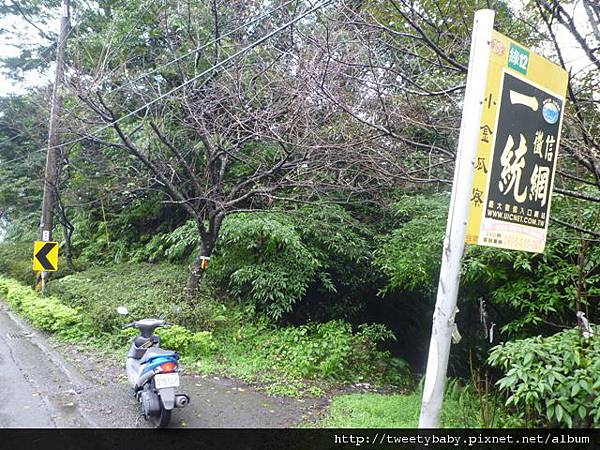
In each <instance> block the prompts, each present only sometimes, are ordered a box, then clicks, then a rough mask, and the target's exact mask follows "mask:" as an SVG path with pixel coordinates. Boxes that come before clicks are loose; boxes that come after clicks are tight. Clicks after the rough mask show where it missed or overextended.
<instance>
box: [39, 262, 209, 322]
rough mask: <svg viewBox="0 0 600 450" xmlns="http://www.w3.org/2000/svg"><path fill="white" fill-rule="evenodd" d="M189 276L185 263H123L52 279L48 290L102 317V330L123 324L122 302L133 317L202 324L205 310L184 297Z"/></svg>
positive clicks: (93, 314)
mask: <svg viewBox="0 0 600 450" xmlns="http://www.w3.org/2000/svg"><path fill="white" fill-rule="evenodd" d="M187 275H188V271H187V267H185V266H182V265H175V264H148V263H122V264H117V265H114V266H110V267H95V268H92V269H89V270H86V271H85V272H81V273H77V274H73V275H69V276H66V277H64V278H61V279H59V280H53V281H51V282H50V283H49V284H48V289H47V292H48V293H49V294H51V295H55V296H57V297H59V298H60V299H61V300H62V301H63V302H64V303H65V304H67V305H69V306H71V307H74V308H79V309H80V310H81V311H83V312H84V313H85V314H86V315H87V316H89V317H92V318H101V320H98V321H97V323H96V324H95V326H96V327H97V329H98V330H99V331H102V332H113V330H114V329H115V328H118V327H120V326H121V325H122V324H123V321H124V319H123V317H122V316H119V315H118V314H117V312H116V308H117V306H120V305H123V306H126V307H127V308H128V309H129V311H130V313H131V317H132V318H136V319H138V318H142V317H164V318H166V319H168V320H170V321H172V322H176V323H177V324H179V325H184V326H188V327H191V328H194V327H201V326H202V325H203V323H202V322H203V317H202V313H203V312H204V310H203V309H202V308H197V309H196V308H190V307H189V305H188V302H187V300H186V297H185V284H186V279H187ZM199 303H201V304H202V303H204V298H202V299H201V300H200V301H199ZM178 311H180V312H179V313H178Z"/></svg>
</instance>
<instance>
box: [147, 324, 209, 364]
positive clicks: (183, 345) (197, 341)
mask: <svg viewBox="0 0 600 450" xmlns="http://www.w3.org/2000/svg"><path fill="white" fill-rule="evenodd" d="M156 334H157V335H159V336H160V338H161V346H162V347H164V348H168V349H169V350H175V351H177V352H179V353H181V354H182V355H184V356H185V357H187V358H200V357H202V356H206V355H207V354H209V353H210V351H211V349H212V347H213V342H212V333H210V332H209V331H199V332H196V333H194V332H193V331H190V330H188V329H187V328H184V327H181V326H179V325H173V326H172V327H169V328H159V329H158V330H157V331H156Z"/></svg>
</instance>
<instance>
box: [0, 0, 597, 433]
mask: <svg viewBox="0 0 600 450" xmlns="http://www.w3.org/2000/svg"><path fill="white" fill-rule="evenodd" d="M13 3H15V2H13ZM26 3H27V4H23V5H18V6H15V5H16V3H15V5H12V6H11V5H8V6H6V7H2V8H0V17H2V18H11V17H13V16H15V15H16V16H19V17H20V16H22V15H25V16H26V17H27V21H32V22H33V23H39V24H47V23H51V18H52V15H53V14H54V13H55V11H54V9H55V8H54V6H55V5H54V3H52V2H47V1H45V0H32V1H29V2H26ZM83 3H84V4H82V3H81V2H73V8H74V11H75V12H76V13H74V14H72V16H71V18H72V21H73V23H72V25H73V28H72V29H73V33H71V34H70V36H69V38H68V42H67V51H66V56H65V60H66V65H67V67H66V70H65V73H66V74H67V75H66V79H65V83H64V86H63V87H64V89H63V90H64V93H63V94H64V95H63V98H64V109H63V115H62V117H61V120H60V127H59V128H60V130H59V135H60V141H61V142H69V145H64V146H63V147H61V149H60V151H61V155H60V158H59V160H60V164H59V165H60V167H59V168H58V173H59V176H58V179H57V180H56V182H55V183H50V184H51V185H52V188H53V189H55V191H56V192H55V193H56V196H57V200H58V202H57V205H56V208H55V227H54V230H53V238H54V239H55V240H57V241H60V254H61V259H60V261H59V266H60V270H59V271H58V272H57V273H53V274H51V275H50V277H49V282H48V286H47V292H46V296H45V297H43V298H41V297H39V296H38V295H37V294H36V293H34V292H33V291H32V290H31V286H33V283H34V274H33V273H32V271H31V249H32V245H31V242H32V241H33V240H36V239H37V238H38V237H39V229H38V224H39V209H40V208H39V205H40V203H41V197H42V188H43V186H44V182H43V178H42V177H43V173H44V164H45V161H46V157H45V155H46V153H45V149H46V146H47V136H48V130H47V123H48V111H47V109H48V108H46V106H47V105H48V97H49V95H50V93H51V91H52V86H50V85H45V86H38V87H35V88H31V89H29V90H26V91H24V92H22V93H19V94H15V95H9V96H5V97H0V236H2V241H3V242H1V243H0V294H1V295H2V296H3V298H5V299H6V302H7V303H8V304H9V306H10V308H11V309H12V310H14V311H15V312H17V313H19V314H21V315H23V316H24V317H26V318H27V320H29V321H30V322H31V323H32V324H33V325H35V326H36V327H39V328H40V329H43V330H46V331H49V332H51V333H54V334H55V335H56V336H57V337H58V338H60V339H64V340H68V341H69V342H72V343H75V344H77V345H95V344H94V343H95V342H102V344H103V345H107V343H108V347H109V352H111V353H112V354H113V356H115V357H118V358H122V356H123V354H124V352H125V351H126V348H127V345H128V342H129V341H130V339H131V331H124V330H122V329H121V325H122V324H123V322H124V321H125V320H126V319H124V318H123V317H122V316H119V315H118V314H117V313H116V307H117V306H121V305H123V306H126V307H127V308H128V309H129V311H130V312H131V319H138V318H142V317H148V316H158V317H164V318H166V319H168V320H170V321H172V322H174V323H176V324H177V326H174V327H172V328H170V329H165V330H161V331H160V334H161V336H162V337H163V339H164V341H163V342H164V345H165V347H170V348H173V349H174V350H177V351H179V352H180V353H181V355H182V359H183V361H184V365H185V367H186V369H187V370H192V371H197V372H200V373H203V374H215V375H216V374H218V375H225V376H230V377H235V378H239V379H242V380H244V381H246V382H247V383H250V384H252V385H254V386H256V387H257V388H259V389H263V390H264V391H266V392H267V393H269V394H272V395H285V396H292V397H304V396H322V395H327V396H333V401H332V407H331V410H330V415H329V416H328V417H325V418H323V419H322V421H321V422H319V425H320V426H336V427H338V426H340V427H342V426H356V427H379V426H382V427H396V426H398V427H403V426H408V427H414V426H415V425H416V423H417V420H418V410H419V405H420V382H421V379H422V376H423V373H424V370H425V365H426V361H427V352H428V345H429V337H430V331H431V318H432V314H433V310H434V304H435V297H436V290H437V283H438V275H439V270H440V259H441V254H442V244H443V236H444V232H445V226H446V216H447V211H448V208H449V198H450V184H451V180H452V178H453V173H454V160H455V156H456V147H457V141H458V130H459V127H460V116H461V108H462V102H463V95H464V85H465V82H466V72H467V66H468V63H469V61H468V58H469V55H468V51H469V48H470V45H469V41H470V35H471V24H472V17H473V14H474V11H475V10H476V9H478V8H479V7H490V5H492V6H493V7H494V8H495V9H496V18H495V27H496V29H497V30H498V31H499V32H501V33H505V34H509V35H510V36H511V37H512V38H514V39H516V40H518V41H519V42H521V43H522V44H523V45H524V46H528V47H530V48H531V49H532V50H536V51H538V52H541V53H543V54H544V55H545V56H547V57H549V58H551V59H553V60H554V61H556V62H557V63H562V54H563V53H561V52H560V51H559V50H560V48H561V45H562V44H561V42H558V41H556V36H557V35H560V34H561V33H557V31H558V30H557V27H563V28H564V27H565V26H566V31H568V32H570V33H571V34H572V35H574V37H575V38H576V39H575V40H574V42H575V41H577V42H578V45H579V46H580V47H582V48H580V51H581V53H582V54H586V53H587V54H588V55H592V54H593V53H594V49H595V48H598V47H599V46H600V42H599V40H600V36H599V35H598V34H597V32H596V31H594V30H595V29H593V27H589V29H590V31H589V34H588V35H587V36H580V35H578V34H577V33H578V32H579V31H578V30H576V29H573V28H569V26H568V25H569V24H572V23H573V21H572V20H571V19H572V18H571V17H570V16H569V14H570V12H569V11H566V9H565V8H562V7H561V6H560V5H558V3H557V5H556V7H551V5H550V4H552V5H553V4H554V3H555V2H544V1H542V0H535V1H533V2H529V3H528V4H527V5H526V6H522V5H520V6H519V5H517V3H519V2H509V1H505V0H499V1H493V2H483V1H475V2H454V1H449V0H448V1H441V2H440V1H432V0H421V1H414V2H407V1H380V2H358V3H357V2H343V1H340V2H337V3H338V4H337V5H336V6H335V7H334V6H333V4H330V5H328V6H323V8H322V10H320V11H319V12H318V13H315V14H311V15H307V16H306V17H304V18H303V19H302V20H301V21H298V22H296V23H295V24H294V26H293V27H288V28H285V32H281V33H278V34H276V35H274V36H273V37H272V38H271V39H269V40H266V41H264V42H262V44H261V45H258V46H256V47H254V48H253V49H252V50H251V51H246V50H245V49H247V48H249V47H252V46H253V45H254V44H255V43H256V42H257V40H259V39H260V38H261V37H262V36H265V35H266V34H267V33H269V32H270V31H272V30H275V29H276V28H277V27H282V26H284V24H286V23H288V22H290V20H292V19H293V18H295V17H296V18H297V17H298V14H300V13H301V11H307V10H308V9H309V8H311V7H313V6H314V5H312V4H309V3H310V2H304V1H299V2H294V4H291V3H290V2H256V1H254V0H235V1H227V2H225V1H214V2H200V1H188V2H174V1H171V0H166V1H165V2H148V1H146V0H114V1H110V2H106V1H103V2H91V4H93V5H94V6H93V7H88V6H86V5H85V3H89V2H83ZM184 3H185V4H184ZM467 3H468V4H467ZM581 7H582V8H583V9H582V10H581V12H580V13H581V15H585V16H586V17H588V19H589V21H590V23H599V21H600V8H599V7H598V6H596V5H595V3H594V2H590V1H584V2H582V6H581ZM271 8H273V9H271ZM261 15H262V16H264V20H259V19H257V17H260V16H261ZM579 15H580V14H579V13H578V16H579ZM9 21H10V20H9ZM9 21H8V22H9ZM247 21H252V22H251V25H249V22H247ZM565 24H566V25H565ZM44 26H45V25H44ZM44 26H42V27H41V28H40V29H43V28H44ZM583 29H587V27H583V28H582V30H583ZM592 29H593V30H592ZM562 31H563V32H564V31H565V30H562ZM586 33H587V32H586ZM48 37H50V38H51V39H49V38H48ZM53 38H54V36H51V33H50V31H48V34H46V33H43V35H40V37H39V39H37V40H32V41H31V42H29V43H26V42H24V43H22V44H19V45H22V48H21V49H20V50H21V53H20V54H18V55H16V56H14V57H10V58H3V59H0V69H2V70H3V71H5V72H7V73H9V74H10V76H12V77H13V78H14V79H15V80H19V79H23V78H25V77H27V76H28V74H29V71H30V70H31V69H36V70H39V71H41V72H44V71H45V70H46V69H47V64H46V62H47V61H48V60H49V59H48V55H52V54H53V52H54V51H55V45H54V42H55V40H54V39H53ZM200 46H201V47H200ZM497 50H498V51H503V50H501V49H497ZM563 51H565V52H566V49H563ZM568 51H569V52H571V50H570V49H568ZM235 54H239V56H238V57H234V55H235ZM564 54H566V53H564ZM175 58H176V59H175ZM225 60H227V61H228V62H227V64H225V63H223V64H221V63H220V62H224V61H225ZM175 63H176V64H175ZM567 69H568V68H567ZM570 73H571V77H570V83H571V85H570V89H569V90H568V99H567V101H566V107H565V109H564V111H563V116H561V120H562V121H563V123H564V128H563V132H562V138H561V143H560V150H559V151H558V153H556V154H558V159H557V163H556V165H557V174H556V178H555V180H554V184H553V188H554V192H553V194H552V202H551V205H552V208H551V212H550V217H551V221H550V222H549V228H548V239H547V243H546V248H545V250H544V252H543V253H540V254H530V253H524V252H518V251H506V250H501V249H496V248H491V247H479V246H468V248H467V250H466V253H465V258H464V265H463V270H462V275H461V285H460V287H461V288H460V291H459V298H458V308H459V310H460V311H459V312H457V315H456V323H457V329H458V332H459V333H460V335H461V340H460V342H459V343H457V344H455V345H453V346H452V352H451V355H450V361H449V376H450V377H451V379H452V381H451V382H450V383H449V385H448V389H447V392H446V402H445V407H444V412H443V417H442V420H443V425H444V426H448V427H465V426H484V427H487V426H489V427H520V426H537V427H598V426H599V425H600V382H599V381H598V377H597V373H598V370H600V366H599V365H598V364H599V361H600V346H599V345H598V342H600V341H599V339H600V338H599V336H598V333H597V332H595V330H596V328H595V327H596V325H595V324H597V323H598V322H600V309H599V301H600V245H598V243H599V240H600V230H598V223H600V209H599V208H598V204H599V203H600V198H599V195H598V193H599V188H600V142H599V141H598V138H597V136H600V120H599V117H600V115H599V113H598V97H597V93H598V73H600V62H599V61H598V60H597V58H596V59H594V60H591V59H590V61H589V64H587V66H586V68H585V69H582V70H580V71H570ZM202 74H203V75H202ZM563 119H564V120H563ZM514 165H515V169H514V170H519V171H520V170H521V169H518V167H517V166H519V164H517V163H515V164H514ZM511 176H514V177H515V178H513V179H512V183H513V184H514V181H515V180H517V179H520V177H521V175H520V172H519V176H518V177H517V176H516V175H515V174H512V172H511ZM524 178H525V177H524ZM522 181H523V182H525V181H529V180H522ZM538 181H539V180H538ZM532 183H533V181H532ZM515 191H516V190H515ZM548 191H549V187H548ZM544 192H546V191H544ZM548 195H549V192H548ZM544 201H545V200H544ZM548 201H549V199H548ZM207 266H208V267H207ZM582 313H583V316H582ZM583 318H585V321H584V320H583ZM586 324H587V325H586Z"/></svg>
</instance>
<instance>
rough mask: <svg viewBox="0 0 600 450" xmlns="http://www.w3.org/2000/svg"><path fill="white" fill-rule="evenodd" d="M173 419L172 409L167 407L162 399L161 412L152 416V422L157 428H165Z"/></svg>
mask: <svg viewBox="0 0 600 450" xmlns="http://www.w3.org/2000/svg"><path fill="white" fill-rule="evenodd" d="M170 421H171V410H170V409H165V407H164V406H163V404H162V400H160V413H159V414H157V415H153V416H152V423H153V424H154V426H155V427H156V428H165V427H166V426H168V425H169V422H170Z"/></svg>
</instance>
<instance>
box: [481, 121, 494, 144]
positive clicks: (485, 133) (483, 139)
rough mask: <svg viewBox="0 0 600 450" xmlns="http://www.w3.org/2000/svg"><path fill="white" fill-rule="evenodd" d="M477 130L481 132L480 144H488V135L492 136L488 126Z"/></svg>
mask: <svg viewBox="0 0 600 450" xmlns="http://www.w3.org/2000/svg"><path fill="white" fill-rule="evenodd" d="M479 128H480V130H481V142H485V143H487V144H489V142H490V140H489V139H490V135H492V134H494V133H493V132H492V129H491V128H490V127H489V126H488V125H484V126H482V127H479Z"/></svg>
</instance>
